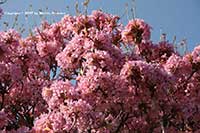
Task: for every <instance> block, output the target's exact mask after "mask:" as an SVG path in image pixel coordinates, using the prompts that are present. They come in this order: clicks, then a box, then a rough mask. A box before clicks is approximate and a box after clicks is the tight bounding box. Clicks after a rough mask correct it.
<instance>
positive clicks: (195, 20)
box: [0, 0, 200, 50]
mask: <svg viewBox="0 0 200 133" xmlns="http://www.w3.org/2000/svg"><path fill="white" fill-rule="evenodd" d="M76 1H77V0H15V1H13V0H7V2H6V3H5V4H3V5H0V7H1V8H3V10H4V11H5V12H25V11H34V12H38V10H39V9H42V10H43V11H45V10H46V7H48V11H50V12H51V11H58V12H65V13H67V14H72V15H74V14H75V8H74V7H75V6H74V5H75V2H76ZM83 1H84V0H78V2H79V4H80V5H81V3H82V2H83ZM135 1H136V3H135V4H136V17H138V18H142V19H144V20H145V21H146V22H148V23H149V24H150V25H151V26H152V27H153V30H152V40H153V41H155V42H156V41H158V40H159V38H160V33H162V32H164V33H166V34H167V39H168V40H169V41H172V40H173V37H174V36H175V35H176V37H177V42H179V41H181V40H182V39H187V43H188V47H189V50H192V49H193V48H194V47H195V46H196V45H197V44H198V43H200V26H199V24H200V14H199V13H200V8H199V6H200V0H135ZM131 2H132V0H91V3H90V4H89V7H88V9H89V13H90V12H91V11H92V10H95V9H103V10H104V11H105V12H108V13H112V14H117V15H119V16H122V15H123V14H124V12H125V11H126V8H127V6H126V4H128V9H129V15H125V16H123V18H122V20H121V21H122V22H123V23H125V24H126V23H127V20H128V19H131V16H132V15H131V12H130V8H131V6H132V3H131ZM30 5H32V7H30ZM80 8H81V7H80ZM62 16H63V15H47V16H46V19H47V20H49V21H53V20H55V21H58V20H60V19H61V18H62ZM14 19H15V16H14V15H4V16H3V18H2V19H1V20H0V30H3V29H4V25H3V24H2V23H3V22H4V21H6V22H8V23H10V24H12V23H13V21H14ZM40 22H41V18H40V17H39V16H36V15H29V17H28V19H26V17H25V15H23V14H22V15H19V18H18V23H19V25H22V24H24V25H25V28H26V29H28V28H27V27H31V26H34V25H39V23H40ZM10 27H12V25H10Z"/></svg>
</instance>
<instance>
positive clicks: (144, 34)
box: [122, 19, 151, 44]
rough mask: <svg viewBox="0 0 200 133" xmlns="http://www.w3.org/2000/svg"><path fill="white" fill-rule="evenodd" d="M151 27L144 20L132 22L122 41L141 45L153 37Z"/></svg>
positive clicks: (126, 29) (124, 32) (124, 31)
mask: <svg viewBox="0 0 200 133" xmlns="http://www.w3.org/2000/svg"><path fill="white" fill-rule="evenodd" d="M150 30H151V27H150V26H149V25H148V24H147V23H145V22H144V20H142V19H134V20H130V21H129V23H128V25H127V26H126V27H125V29H124V30H123V32H122V39H123V41H124V42H126V43H136V44H138V43H141V42H142V41H148V40H149V39H150V35H151V31H150Z"/></svg>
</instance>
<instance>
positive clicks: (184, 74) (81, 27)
mask: <svg viewBox="0 0 200 133" xmlns="http://www.w3.org/2000/svg"><path fill="white" fill-rule="evenodd" d="M119 20H120V18H119V17H117V16H113V15H111V14H107V13H104V12H101V11H93V12H92V14H91V15H79V16H70V15H66V16H64V17H63V18H62V19H61V21H59V22H56V23H53V24H49V23H48V22H43V23H42V25H41V26H40V27H38V28H36V30H35V33H34V34H33V35H30V36H28V37H26V38H22V37H21V36H20V34H19V33H17V32H16V31H14V30H8V31H6V32H0V132H16V133H17V132H19V133H21V132H33V133H40V132H41V133H42V132H44V133H47V132H50V133H54V132H58V133H59V132H61V133H62V132H69V133H72V132H77V133H79V132H80V133H84V132H88V133H117V132H122V133H127V132H138V133H140V132H151V133H154V132H155V133H159V132H167V133H168V132H196V133H197V132H200V130H199V129H200V117H199V116H200V104H199V103H200V91H199V90H200V54H199V53H200V47H199V46H197V47H196V48H195V49H194V51H192V52H191V53H188V54H186V55H183V56H181V55H179V54H178V53H177V52H175V50H174V47H173V44H172V43H170V42H168V41H165V40H162V41H160V42H158V43H153V42H152V41H151V40H150V33H151V27H150V26H149V25H148V24H147V23H146V22H144V20H141V19H134V20H130V21H129V23H128V25H127V26H123V24H121V23H120V22H119ZM125 48H126V49H127V50H126V49H125Z"/></svg>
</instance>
